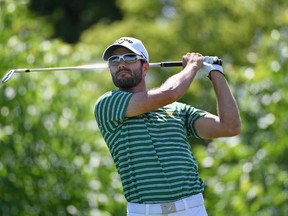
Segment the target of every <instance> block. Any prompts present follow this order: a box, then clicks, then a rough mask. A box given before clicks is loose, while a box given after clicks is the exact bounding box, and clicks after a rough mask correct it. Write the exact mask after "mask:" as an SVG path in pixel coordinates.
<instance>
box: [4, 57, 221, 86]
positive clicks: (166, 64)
mask: <svg viewBox="0 0 288 216" xmlns="http://www.w3.org/2000/svg"><path fill="white" fill-rule="evenodd" d="M213 64H218V65H222V60H221V59H218V60H217V61H215V62H213ZM149 65H150V67H182V62H181V61H168V62H158V63H149ZM107 68H108V64H107V63H98V64H90V65H82V66H72V67H51V68H33V69H28V68H25V69H12V70H10V71H9V72H8V73H7V74H6V75H5V76H4V77H3V78H2V83H4V82H7V81H8V80H9V79H11V78H12V76H13V75H14V73H27V72H44V71H68V70H92V69H107Z"/></svg>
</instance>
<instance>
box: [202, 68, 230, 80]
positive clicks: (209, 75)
mask: <svg viewBox="0 0 288 216" xmlns="http://www.w3.org/2000/svg"><path fill="white" fill-rule="evenodd" d="M212 71H215V72H218V73H221V74H222V75H223V76H224V77H226V76H225V74H224V73H222V72H221V71H219V70H211V71H210V72H209V74H208V76H207V77H208V78H209V79H210V80H211V72H212Z"/></svg>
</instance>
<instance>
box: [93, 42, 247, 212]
mask: <svg viewBox="0 0 288 216" xmlns="http://www.w3.org/2000/svg"><path fill="white" fill-rule="evenodd" d="M215 58H216V59H217V57H215ZM103 59H104V60H105V61H108V65H109V69H110V73H111V76H112V80H113V82H114V84H115V86H116V87H118V89H117V90H113V91H110V92H108V93H106V94H104V95H103V96H101V97H100V98H99V99H98V100H97V102H96V105H95V110H94V114H95V118H96V121H97V124H98V127H99V130H100V132H101V134H102V135H103V137H104V139H105V142H106V143H107V145H108V147H109V150H110V152H111V155H112V157H113V160H114V162H115V165H116V168H117V171H118V173H119V174H120V177H121V181H122V185H123V190H124V195H125V198H126V199H127V201H128V207H127V215H128V216H141V215H155V216H156V215H169V216H172V215H173V216H176V215H177V216H178V215H179V216H184V215H189V216H190V215H201V216H202V215H207V213H206V210H205V207H204V200H203V196H202V192H203V190H204V186H203V182H202V180H201V179H200V178H199V176H198V166H197V163H196V160H195V158H194V156H193V153H192V150H191V146H190V144H189V143H188V139H187V137H189V136H193V137H197V138H202V139H212V138H217V137H229V136H234V135H237V134H239V133H240V130H241V123H240V117H239V112H238V108H237V104H236V102H235V99H234V97H233V95H232V93H231V91H230V89H229V87H228V84H227V82H226V79H225V76H224V73H223V68H222V67H221V66H219V65H213V64H209V63H206V62H205V63H203V56H202V55H201V54H199V53H187V54H186V55H184V56H183V57H182V64H183V69H182V70H181V71H180V72H179V73H177V74H175V75H173V76H171V77H170V78H168V79H167V80H166V81H165V82H164V83H163V84H162V85H161V86H160V87H158V88H154V89H152V90H147V89H146V80H145V77H146V75H147V72H148V71H149V55H148V52H147V50H146V49H145V47H144V45H143V44H142V42H141V41H140V40H138V39H136V38H131V37H124V38H120V39H119V40H117V41H116V42H115V43H113V44H112V45H110V46H109V47H108V48H107V49H106V50H105V51H104V53H103ZM208 61H210V62H211V63H212V62H213V61H211V58H210V59H209V57H208ZM200 69H202V70H204V71H206V73H207V75H208V77H209V78H210V80H211V82H212V85H213V87H214V90H215V94H216V98H217V112H218V114H217V115H213V114H211V113H209V112H206V111H203V110H199V109H196V108H194V107H192V106H190V105H186V104H183V103H179V102H177V100H178V99H179V98H181V96H183V95H184V94H185V92H186V91H187V89H188V88H189V86H190V84H191V83H192V81H193V79H194V77H195V76H196V74H197V72H198V71H199V70H200ZM207 80H209V79H207Z"/></svg>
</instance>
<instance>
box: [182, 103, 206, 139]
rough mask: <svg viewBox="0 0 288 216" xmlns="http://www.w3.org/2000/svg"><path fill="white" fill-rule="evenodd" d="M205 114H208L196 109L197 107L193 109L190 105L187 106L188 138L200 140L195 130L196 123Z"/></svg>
mask: <svg viewBox="0 0 288 216" xmlns="http://www.w3.org/2000/svg"><path fill="white" fill-rule="evenodd" d="M205 114H206V112H205V111H203V110H200V109H196V108H195V107H192V106H190V105H185V115H186V128H187V132H188V136H192V137H195V138H200V137H199V135H198V133H197V131H196V129H195V122H196V120H197V119H199V118H201V117H203V116H204V115H205Z"/></svg>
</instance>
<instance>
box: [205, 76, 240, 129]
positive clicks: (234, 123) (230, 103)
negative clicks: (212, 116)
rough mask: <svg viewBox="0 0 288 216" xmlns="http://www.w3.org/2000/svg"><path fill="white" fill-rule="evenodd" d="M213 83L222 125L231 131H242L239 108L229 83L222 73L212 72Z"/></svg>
mask: <svg viewBox="0 0 288 216" xmlns="http://www.w3.org/2000/svg"><path fill="white" fill-rule="evenodd" d="M211 81H212V83H213V87H214V90H215V94H216V98H217V111H218V116H219V118H220V122H221V124H223V125H225V127H228V128H231V130H236V131H237V130H241V120H240V115H239V110H238V106H237V103H236V100H235V98H234V96H233V95H232V92H231V90H230V88H229V86H228V83H227V81H226V79H225V77H224V76H223V74H221V73H220V72H217V71H212V72H211Z"/></svg>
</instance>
